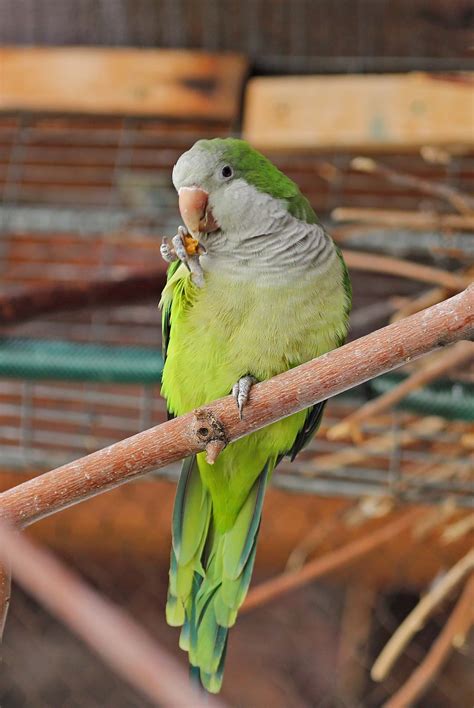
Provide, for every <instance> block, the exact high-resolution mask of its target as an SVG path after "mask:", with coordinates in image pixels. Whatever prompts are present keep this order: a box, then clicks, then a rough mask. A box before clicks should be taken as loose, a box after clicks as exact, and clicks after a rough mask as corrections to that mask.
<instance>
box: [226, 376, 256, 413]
mask: <svg viewBox="0 0 474 708" xmlns="http://www.w3.org/2000/svg"><path fill="white" fill-rule="evenodd" d="M256 383H257V379H256V378H255V376H250V375H249V376H242V378H241V379H239V380H238V381H237V383H236V384H234V385H233V387H232V395H233V397H234V398H235V401H236V403H237V408H238V409H239V416H240V420H242V413H243V409H244V406H245V404H246V403H247V402H248V400H249V394H250V389H251V388H252V386H253V385H254V384H256Z"/></svg>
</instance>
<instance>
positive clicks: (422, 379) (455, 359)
mask: <svg viewBox="0 0 474 708" xmlns="http://www.w3.org/2000/svg"><path fill="white" fill-rule="evenodd" d="M472 358H474V342H458V343H457V344H455V345H454V347H452V349H449V350H448V351H447V352H443V353H442V354H440V355H439V356H438V357H437V358H436V359H435V360H433V361H431V362H429V363H428V364H427V365H426V366H425V367H424V368H423V369H421V370H420V371H415V373H413V374H411V375H410V376H408V377H407V378H406V379H405V381H402V382H401V383H399V384H398V385H397V386H394V388H392V390H391V391H387V392H386V393H383V394H382V395H381V396H378V397H377V398H375V399H373V400H372V401H369V402H368V403H365V404H364V405H363V406H362V407H361V408H358V409H357V410H356V411H355V412H354V413H352V414H351V415H349V416H348V417H347V418H345V419H344V420H342V421H341V422H340V423H338V424H337V425H335V426H334V427H333V428H331V429H330V430H328V432H327V437H328V439H329V440H340V439H341V438H344V437H346V436H348V435H351V434H353V433H354V432H356V431H357V430H358V428H359V426H360V425H361V424H362V423H363V422H364V421H366V420H368V419H369V418H373V417H374V416H376V415H379V414H380V413H383V412H384V411H386V410H387V408H391V407H392V406H394V405H396V404H397V403H399V402H400V401H401V400H403V399H404V398H405V397H406V396H408V395H409V394H410V393H411V392H412V391H416V390H417V389H419V388H421V387H422V386H425V385H426V384H427V383H430V382H431V381H434V380H435V379H437V378H439V377H440V376H442V375H443V374H445V373H446V371H449V369H452V368H453V367H454V366H459V365H460V364H463V363H465V362H468V361H470V360H471V359H472Z"/></svg>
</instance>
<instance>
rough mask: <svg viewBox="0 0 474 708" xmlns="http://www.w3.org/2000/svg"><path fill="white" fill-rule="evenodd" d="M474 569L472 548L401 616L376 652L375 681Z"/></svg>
mask: <svg viewBox="0 0 474 708" xmlns="http://www.w3.org/2000/svg"><path fill="white" fill-rule="evenodd" d="M472 570H474V551H470V552H469V553H467V554H466V555H465V556H464V557H463V558H461V560H460V561H458V562H457V563H456V565H454V566H453V567H452V568H450V570H449V571H448V572H447V573H446V575H444V576H443V577H442V578H441V580H439V581H438V582H437V583H436V584H435V585H434V586H433V587H432V588H431V590H430V591H429V592H428V593H427V594H426V595H425V596H424V597H423V598H422V599H421V600H420V602H419V603H418V605H417V606H416V607H415V608H414V609H413V610H412V611H411V612H410V614H409V615H408V617H406V618H405V619H404V621H403V622H402V624H401V625H400V626H399V627H398V629H397V630H396V632H395V633H394V634H393V635H392V636H391V637H390V639H389V641H388V642H387V644H386V645H385V647H384V648H383V650H382V652H381V653H380V655H379V656H378V658H377V660H376V662H375V663H374V665H373V667H372V671H371V676H372V679H373V680H374V681H383V680H384V679H385V678H386V676H387V675H388V673H389V672H390V670H391V668H392V666H393V664H394V663H395V661H396V660H397V659H398V657H399V656H400V654H401V653H402V652H403V650H404V649H405V647H406V645H407V644H408V643H409V641H410V640H411V638H412V637H413V635H414V634H416V632H418V631H419V630H420V629H421V628H422V627H423V625H424V624H425V622H426V620H427V619H428V617H429V616H430V614H431V613H432V612H433V610H434V609H435V608H436V607H438V605H439V604H440V602H441V601H442V600H444V598H445V597H446V596H447V595H449V593H450V592H451V591H452V590H453V589H454V588H455V587H456V586H457V585H459V583H460V582H461V580H462V579H463V578H464V577H465V576H466V575H468V574H469V573H470V572H471V571H472Z"/></svg>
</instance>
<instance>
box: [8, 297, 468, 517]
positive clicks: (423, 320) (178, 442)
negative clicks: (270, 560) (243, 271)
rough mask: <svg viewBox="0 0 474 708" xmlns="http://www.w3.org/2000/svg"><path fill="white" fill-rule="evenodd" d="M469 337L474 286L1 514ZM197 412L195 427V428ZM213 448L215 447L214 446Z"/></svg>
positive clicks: (46, 502)
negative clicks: (240, 407)
mask: <svg viewBox="0 0 474 708" xmlns="http://www.w3.org/2000/svg"><path fill="white" fill-rule="evenodd" d="M473 335H474V285H470V286H469V287H468V288H467V289H466V290H464V291H463V292H462V293H459V294H458V295H455V296H454V297H452V298H450V299H448V300H445V301H444V302H442V303H439V304H437V305H434V306H433V307H431V308H429V309H427V310H423V311H422V312H419V313H417V314H415V315H412V316H411V317H409V318H407V319H405V320H401V321H399V322H396V323H393V324H391V325H388V326H387V327H384V328H382V329H380V330H377V331H375V332H372V333H371V334H369V335H367V336H365V337H361V338H360V339H358V340H356V341H353V342H350V343H349V344H346V345H344V346H343V347H340V348H339V349H336V350H334V351H332V352H329V353H328V354H325V355H324V356H322V357H319V358H318V359H313V360H312V361H309V362H307V363H306V364H302V365H301V366H298V367H296V368H294V369H291V370H290V371H287V372H285V373H283V374H280V375H278V376H275V377H274V378H273V379H270V380H269V381H263V382H262V383H260V384H257V385H256V386H254V387H253V388H252V392H251V396H250V403H249V405H248V407H247V408H246V409H245V414H244V417H243V420H240V418H239V415H238V411H237V408H236V406H235V401H234V399H233V398H232V397H231V396H226V397H225V398H222V399H220V400H218V401H215V402H213V403H210V404H208V405H207V406H206V407H205V408H202V409H200V410H199V412H197V411H192V412H191V413H187V414H186V415H183V416H180V417H179V418H175V419H174V420H170V421H168V422H166V423H163V424H162V425H159V426H156V427H154V428H150V429H149V430H145V431H144V432H142V433H139V434H138V435H134V436H133V437H131V438H127V439H125V440H121V441H120V442H118V443H116V444H114V445H111V446H110V447H107V448H105V449H103V450H99V451H98V452H95V453H92V454H91V455H88V456H87V457H83V458H81V459H79V460H76V461H74V462H71V463H69V464H66V465H63V466H62V467H59V468H58V469H56V470H53V471H51V472H47V473H45V474H43V475H40V476H39V477H36V478H34V479H31V480H29V481H27V482H25V483H23V484H20V485H18V486H17V487H14V488H12V489H10V490H8V491H6V492H4V493H3V494H0V517H2V518H6V519H8V520H9V521H10V522H12V523H14V524H18V525H20V526H27V525H28V524H31V523H33V522H34V521H38V520H39V519H42V518H44V517H45V516H48V515H50V514H53V513H55V512H57V511H60V510H61V509H65V508H66V507H68V506H71V505H72V504H77V503H78V502H80V501H83V500H84V499H88V498H90V497H92V496H95V495H96V494H99V493H101V492H104V491H106V490H108V489H111V488H113V487H116V486H118V485H120V484H124V483H125V482H127V481H129V480H130V479H132V478H134V477H136V476H137V475H140V474H146V473H147V472H151V471H152V470H154V469H157V468H160V467H164V466H166V465H168V464H170V463H172V462H176V461H178V460H180V459H182V458H183V457H186V456H188V455H191V454H193V453H196V452H200V451H203V450H205V449H206V448H208V449H209V452H210V454H212V455H213V456H214V459H215V448H216V445H215V443H216V441H218V442H224V443H228V442H231V441H233V440H237V439H239V438H241V437H243V436H244V435H247V434H249V433H251V432H253V431H255V430H259V429H260V428H263V427H265V426H266V425H269V424H270V423H273V422H275V421H277V420H280V419H281V418H285V417H286V416H288V415H290V414H292V413H296V412H297V411H301V410H304V409H305V408H308V407H309V406H311V405H313V404H314V403H316V402H318V401H323V400H326V399H327V398H331V397H332V396H335V395H336V394H338V393H341V392H342V391H346V390H347V389H349V388H352V387H354V386H357V385H358V384H361V383H363V382H364V381H367V380H368V379H371V378H373V377H375V376H379V375H380V374H383V373H386V372H387V371H391V370H393V369H395V368H397V367H399V366H402V365H403V364H405V363H407V362H408V361H411V360H413V359H415V358H417V357H420V356H422V355H423V354H427V353H428V352H430V351H433V350H434V349H436V348H437V347H440V346H445V345H448V344H451V343H453V342H455V341H458V340H460V339H468V338H471V337H472V336H473ZM197 418H199V425H198V427H196V426H197ZM213 451H214V452H213Z"/></svg>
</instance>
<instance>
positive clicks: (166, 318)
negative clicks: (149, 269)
mask: <svg viewBox="0 0 474 708" xmlns="http://www.w3.org/2000/svg"><path fill="white" fill-rule="evenodd" d="M180 265H181V261H174V262H173V263H171V264H170V266H169V267H168V271H167V273H166V284H167V285H168V284H169V282H170V280H171V278H172V277H173V276H174V274H175V273H176V271H177V270H178V268H179V266H180ZM165 291H166V286H165V290H164V291H163V293H165ZM162 302H163V310H162V314H161V342H162V345H161V346H162V352H163V362H165V361H166V353H167V350H168V343H169V341H170V335H171V307H172V305H173V295H172V291H171V292H170V295H169V297H167V298H166V299H165V298H162Z"/></svg>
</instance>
